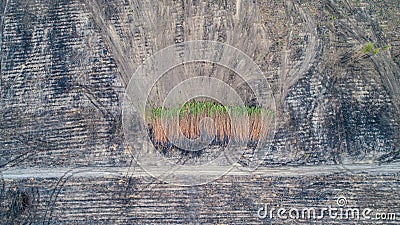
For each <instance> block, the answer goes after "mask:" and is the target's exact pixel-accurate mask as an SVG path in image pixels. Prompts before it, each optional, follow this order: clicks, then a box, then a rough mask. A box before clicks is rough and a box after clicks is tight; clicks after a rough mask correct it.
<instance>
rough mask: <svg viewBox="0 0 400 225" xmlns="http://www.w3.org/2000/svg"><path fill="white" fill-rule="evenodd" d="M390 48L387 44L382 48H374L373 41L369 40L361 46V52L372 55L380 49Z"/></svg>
mask: <svg viewBox="0 0 400 225" xmlns="http://www.w3.org/2000/svg"><path fill="white" fill-rule="evenodd" d="M388 49H390V46H389V45H386V46H383V47H382V48H376V47H375V44H374V43H371V42H367V43H366V44H365V45H364V46H363V48H362V52H363V53H364V54H372V55H376V54H378V53H379V52H380V51H386V50H388Z"/></svg>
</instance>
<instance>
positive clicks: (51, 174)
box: [2, 162, 400, 180]
mask: <svg viewBox="0 0 400 225" xmlns="http://www.w3.org/2000/svg"><path fill="white" fill-rule="evenodd" d="M133 170H134V171H135V172H132V171H133ZM221 170H223V171H228V170H229V167H228V166H225V167H209V168H206V169H204V170H201V171H196V172H195V173H194V172H193V171H192V170H187V171H180V172H177V175H182V176H191V175H196V176H206V175H215V174H220V173H221ZM152 171H153V175H155V176H157V175H158V174H162V173H164V172H165V170H163V168H162V167H161V168H159V167H157V169H155V170H152ZM154 171H155V172H154ZM127 172H130V174H131V176H133V177H140V176H150V174H148V173H147V172H146V171H145V170H143V169H141V168H139V167H136V168H129V167H83V168H76V169H74V168H71V167H57V168H11V169H8V170H6V171H3V172H2V174H3V177H4V179H10V180H17V179H29V178H59V177H62V176H64V175H65V174H66V173H73V174H74V176H75V177H124V176H125V174H126V173H127ZM398 172H400V162H396V163H391V164H385V165H377V164H348V165H320V166H297V167H296V166H293V167H289V166H285V167H279V168H267V167H261V168H258V169H257V170H256V171H246V169H245V168H241V167H235V168H233V169H232V170H230V171H229V172H228V173H226V174H225V176H243V175H246V176H249V175H250V176H251V175H262V176H278V177H290V176H294V177H297V176H318V175H329V174H335V173H349V174H360V173H372V174H377V173H378V174H380V173H382V174H385V173H386V174H387V173H398Z"/></svg>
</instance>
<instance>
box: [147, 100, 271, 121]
mask: <svg viewBox="0 0 400 225" xmlns="http://www.w3.org/2000/svg"><path fill="white" fill-rule="evenodd" d="M226 113H229V114H230V115H232V116H243V115H244V114H245V113H246V114H247V115H248V116H252V115H260V114H261V113H265V114H266V115H268V116H273V115H274V111H272V110H270V109H265V108H262V107H258V106H223V105H221V104H219V103H216V102H212V101H190V102H187V103H185V104H184V105H183V106H182V107H172V108H164V107H161V106H158V107H153V108H150V109H149V110H147V113H146V114H147V116H148V118H149V119H151V118H160V117H161V116H165V117H173V116H176V115H179V116H180V117H181V116H188V115H194V116H199V115H206V116H213V115H223V114H226Z"/></svg>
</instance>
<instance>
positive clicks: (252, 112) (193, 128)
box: [146, 101, 274, 148]
mask: <svg viewBox="0 0 400 225" xmlns="http://www.w3.org/2000/svg"><path fill="white" fill-rule="evenodd" d="M273 116H274V112H273V111H272V110H269V109H266V108H262V107H258V106H223V105H221V104H219V103H216V102H212V101H190V102H187V103H185V104H184V105H183V106H181V107H172V108H163V107H153V108H150V109H148V110H147V111H146V120H147V125H148V129H149V133H150V134H151V139H152V141H153V143H157V144H158V145H160V146H161V147H162V148H164V147H166V146H170V144H169V143H170V141H172V142H174V141H180V140H182V139H183V138H184V137H187V138H191V139H195V138H198V137H199V136H200V133H201V131H200V121H201V120H202V119H203V118H205V117H209V118H211V119H212V120H213V122H214V126H213V125H211V124H206V125H204V127H203V129H204V132H205V133H206V134H207V135H208V136H209V137H212V138H213V140H214V143H219V144H222V145H224V144H226V143H227V140H229V139H232V140H235V141H239V142H246V141H249V142H252V143H257V141H258V140H260V139H261V138H263V137H266V132H268V131H267V130H265V129H263V127H267V126H268V124H270V123H271V121H272V119H273ZM162 117H164V119H166V124H163V123H162V121H161V120H162V119H161V118H162ZM232 119H233V120H232ZM264 125H265V126H264ZM183 136H184V137H183ZM168 137H170V138H172V139H173V140H169V139H168ZM166 148H167V147H166Z"/></svg>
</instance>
